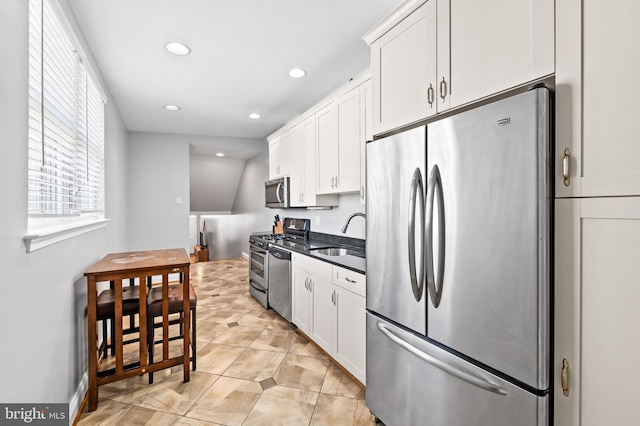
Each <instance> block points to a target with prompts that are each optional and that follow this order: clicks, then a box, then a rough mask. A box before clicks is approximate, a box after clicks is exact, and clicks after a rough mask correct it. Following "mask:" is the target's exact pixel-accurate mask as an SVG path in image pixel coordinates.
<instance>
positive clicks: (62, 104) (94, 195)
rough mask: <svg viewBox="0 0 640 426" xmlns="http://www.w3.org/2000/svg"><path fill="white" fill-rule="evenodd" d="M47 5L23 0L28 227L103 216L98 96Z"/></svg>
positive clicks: (101, 104)
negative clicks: (26, 23) (26, 16)
mask: <svg viewBox="0 0 640 426" xmlns="http://www.w3.org/2000/svg"><path fill="white" fill-rule="evenodd" d="M65 23H66V21H63V18H61V17H60V16H59V12H58V9H57V8H56V7H55V5H54V4H52V0H29V141H28V143H29V173H28V180H29V181H28V192H29V194H28V214H29V229H32V228H33V227H39V226H42V224H43V223H49V224H50V222H51V221H53V223H54V224H55V223H56V222H65V223H73V222H74V218H77V219H82V220H84V219H92V218H95V219H100V218H104V105H105V101H104V99H103V97H102V91H101V90H100V89H99V87H98V86H97V83H96V82H95V81H94V79H93V78H92V74H91V73H89V72H88V71H87V69H86V68H85V66H84V65H83V61H82V57H81V56H80V55H79V53H78V49H77V48H76V46H74V43H73V42H72V40H75V37H73V36H72V35H70V34H69V31H70V30H68V26H67V25H65Z"/></svg>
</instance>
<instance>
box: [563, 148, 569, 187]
mask: <svg viewBox="0 0 640 426" xmlns="http://www.w3.org/2000/svg"><path fill="white" fill-rule="evenodd" d="M570 162H571V150H570V149H569V148H565V149H564V156H563V157H562V177H563V178H564V186H569V184H570V183H571V168H570V164H571V163H570Z"/></svg>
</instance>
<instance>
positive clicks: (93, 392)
mask: <svg viewBox="0 0 640 426" xmlns="http://www.w3.org/2000/svg"><path fill="white" fill-rule="evenodd" d="M96 310H97V295H96V279H95V277H87V337H88V338H87V349H88V363H89V391H88V399H89V401H88V402H89V407H88V409H89V411H94V410H95V409H96V408H98V330H97V321H96Z"/></svg>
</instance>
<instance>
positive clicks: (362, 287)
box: [333, 265, 367, 297]
mask: <svg viewBox="0 0 640 426" xmlns="http://www.w3.org/2000/svg"><path fill="white" fill-rule="evenodd" d="M333 283H334V284H335V285H338V286H340V287H342V288H344V289H345V290H349V291H351V292H353V293H355V294H358V295H360V296H363V297H364V296H365V294H366V290H367V284H366V276H365V275H364V274H360V273H358V272H354V271H352V270H350V269H345V268H342V267H340V266H335V265H333Z"/></svg>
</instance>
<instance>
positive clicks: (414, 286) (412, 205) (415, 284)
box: [408, 167, 424, 302]
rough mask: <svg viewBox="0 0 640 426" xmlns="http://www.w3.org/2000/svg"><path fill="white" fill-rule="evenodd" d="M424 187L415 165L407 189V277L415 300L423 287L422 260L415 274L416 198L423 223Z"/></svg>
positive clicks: (422, 241) (422, 248)
mask: <svg viewBox="0 0 640 426" xmlns="http://www.w3.org/2000/svg"><path fill="white" fill-rule="evenodd" d="M423 192H424V187H423V186H422V174H421V173H420V169H419V168H417V167H416V169H415V170H414V172H413V177H412V179H411V188H410V189H409V226H408V233H409V235H408V237H409V238H408V240H409V278H410V279H411V290H412V291H413V297H414V298H415V299H416V301H417V302H419V301H420V299H422V292H423V289H424V261H422V260H421V262H420V269H419V270H418V274H419V275H418V276H416V198H417V196H418V195H420V223H421V224H423V223H424V196H423V195H422V194H423ZM421 226H422V225H421ZM423 234H424V233H422V232H421V233H420V235H421V237H420V249H421V251H420V254H421V255H422V254H423V253H424V235H423ZM421 257H422V256H421Z"/></svg>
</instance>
